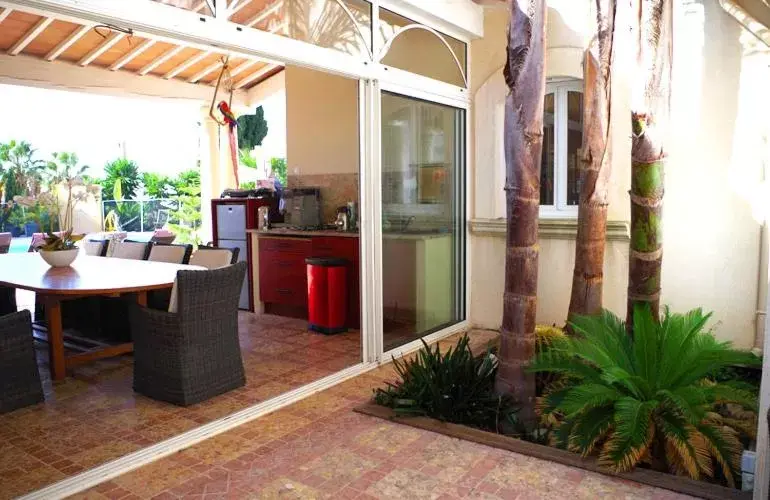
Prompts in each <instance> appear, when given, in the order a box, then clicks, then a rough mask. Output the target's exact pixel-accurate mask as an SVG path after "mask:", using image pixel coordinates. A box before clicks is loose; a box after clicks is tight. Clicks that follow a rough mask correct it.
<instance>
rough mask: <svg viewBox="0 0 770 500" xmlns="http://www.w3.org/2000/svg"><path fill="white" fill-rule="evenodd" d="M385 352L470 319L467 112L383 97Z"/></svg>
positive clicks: (390, 94) (448, 107) (383, 327)
mask: <svg viewBox="0 0 770 500" xmlns="http://www.w3.org/2000/svg"><path fill="white" fill-rule="evenodd" d="M380 114H381V117H382V118H381V120H382V121H381V126H382V136H381V137H382V141H381V151H382V193H381V196H382V240H381V245H382V246H381V248H382V308H383V310H382V318H383V320H382V322H383V324H382V330H383V350H384V351H385V352H387V351H389V350H391V349H394V348H396V347H398V346H401V345H403V344H406V343H408V342H411V341H413V340H415V339H418V338H420V337H422V336H424V335H427V334H429V333H433V332H435V331H438V330H441V329H443V328H446V327H448V326H450V325H452V324H454V323H457V322H459V321H462V320H463V319H465V317H464V315H465V300H464V298H465V150H464V146H465V110H463V109H458V108H454V107H450V106H445V105H442V104H436V103H433V102H428V101H423V100H419V99H415V98H412V97H407V96H404V95H399V94H395V93H390V92H383V93H382V101H381V113H380Z"/></svg>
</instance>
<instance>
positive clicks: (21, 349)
mask: <svg viewBox="0 0 770 500" xmlns="http://www.w3.org/2000/svg"><path fill="white" fill-rule="evenodd" d="M41 401H43V387H42V385H41V384H40V373H39V372H38V370H37V361H36V359H35V348H34V347H33V345H32V318H31V316H30V314H29V311H21V312H16V313H13V314H7V315H5V316H3V317H0V413H7V412H9V411H13V410H16V409H18V408H23V407H25V406H29V405H33V404H36V403H39V402H41Z"/></svg>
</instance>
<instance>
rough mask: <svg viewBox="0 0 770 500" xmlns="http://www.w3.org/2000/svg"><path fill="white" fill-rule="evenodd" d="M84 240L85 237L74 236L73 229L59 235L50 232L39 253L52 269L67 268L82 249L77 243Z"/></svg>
mask: <svg viewBox="0 0 770 500" xmlns="http://www.w3.org/2000/svg"><path fill="white" fill-rule="evenodd" d="M82 239H83V235H82V234H72V229H68V230H67V231H65V232H63V233H59V234H56V233H51V232H49V233H46V236H45V242H44V243H43V244H42V245H40V246H39V247H38V248H37V251H38V253H39V254H40V256H41V257H42V258H43V260H44V261H46V262H47V263H48V265H50V266H51V267H67V266H69V265H70V264H72V262H73V261H74V260H75V259H76V258H77V256H78V253H79V252H80V249H79V248H78V247H77V246H76V245H75V243H77V242H78V241H80V240H82Z"/></svg>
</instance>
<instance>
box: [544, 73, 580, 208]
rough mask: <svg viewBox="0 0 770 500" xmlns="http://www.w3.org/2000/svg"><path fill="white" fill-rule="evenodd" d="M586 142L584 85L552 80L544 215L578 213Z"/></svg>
mask: <svg viewBox="0 0 770 500" xmlns="http://www.w3.org/2000/svg"><path fill="white" fill-rule="evenodd" d="M582 142H583V85H582V82H580V81H579V80H572V79H570V80H552V81H550V82H548V84H547V85H546V93H545V106H544V111H543V156H542V163H541V169H540V207H541V210H540V211H541V214H543V215H549V214H550V215H564V214H565V213H569V212H575V213H576V211H577V204H578V198H579V195H580V186H579V169H580V153H581V150H580V148H581V144H582Z"/></svg>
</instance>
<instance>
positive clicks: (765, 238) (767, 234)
mask: <svg viewBox="0 0 770 500" xmlns="http://www.w3.org/2000/svg"><path fill="white" fill-rule="evenodd" d="M766 143H767V141H766ZM767 149H768V152H769V153H770V147H769V148H767ZM768 181H770V160H768V159H767V157H766V158H765V161H764V162H763V168H762V185H763V186H764V187H765V188H769V187H770V186H768ZM769 207H770V206H766V207H763V210H765V211H768V208H769ZM764 216H765V217H764V220H763V221H762V227H761V228H760V230H759V231H760V233H759V276H758V277H757V312H756V317H755V323H756V325H755V333H754V349H753V350H754V352H756V353H757V354H761V353H762V349H763V347H764V345H765V333H766V332H765V320H766V319H767V312H768V311H767V310H766V307H767V293H768V287H770V266H769V265H768V263H769V262H770V228H768V222H770V213H765V214H764Z"/></svg>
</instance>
